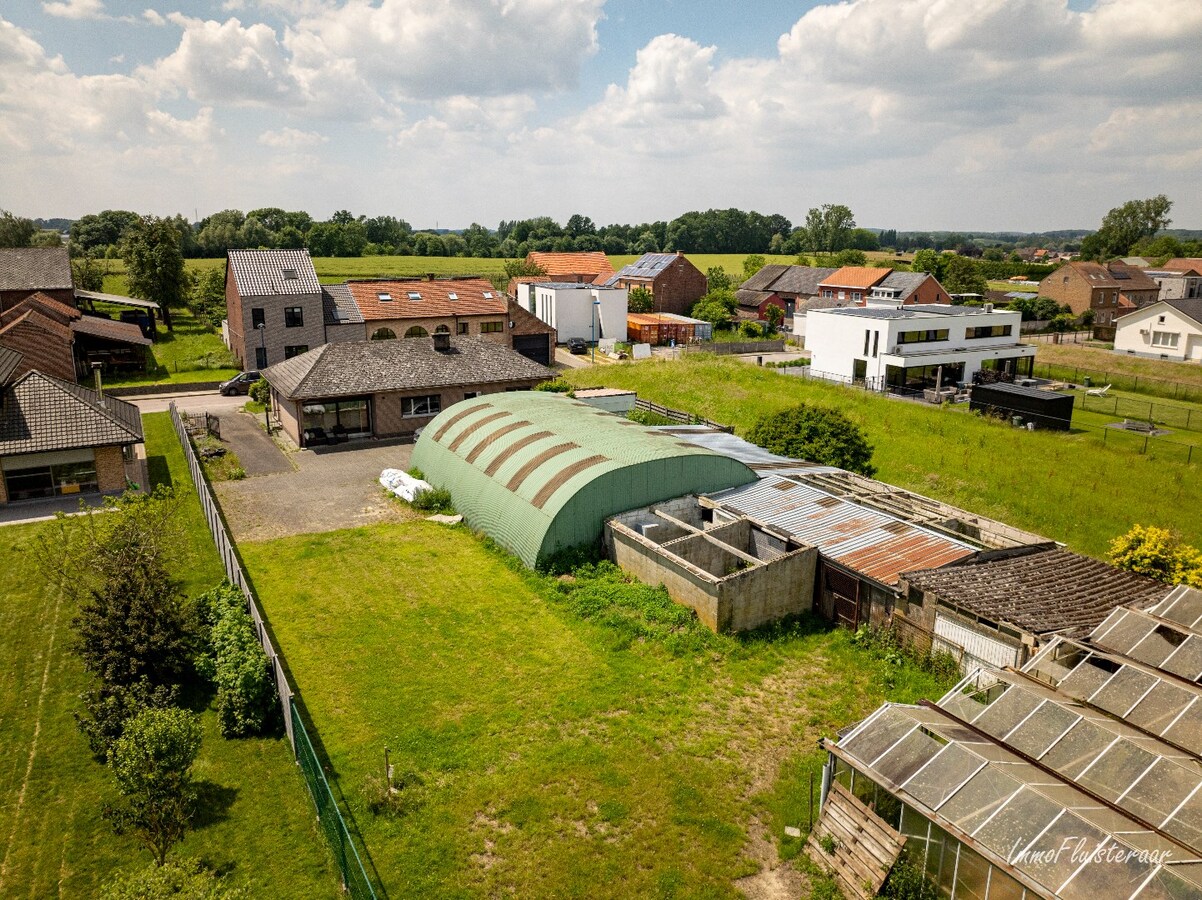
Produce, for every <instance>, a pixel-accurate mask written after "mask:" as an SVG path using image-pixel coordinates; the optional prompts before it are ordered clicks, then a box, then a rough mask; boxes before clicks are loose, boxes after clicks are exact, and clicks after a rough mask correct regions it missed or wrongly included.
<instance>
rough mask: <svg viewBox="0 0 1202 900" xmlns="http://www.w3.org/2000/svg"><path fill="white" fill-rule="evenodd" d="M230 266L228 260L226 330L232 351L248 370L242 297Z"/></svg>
mask: <svg viewBox="0 0 1202 900" xmlns="http://www.w3.org/2000/svg"><path fill="white" fill-rule="evenodd" d="M229 266H230V264H229V261H228V260H226V263H225V319H226V328H227V329H228V334H229V338H230V351H231V352H232V353H233V354H234V356H235V358H237V360H238V362H239V363H240V364H241V365H242V368H244V369H245V368H246V339H245V337H244V331H243V323H242V297H241V296H239V294H238V287H237V285H235V284H234V277H233V275H231V274H230V268H229ZM251 360H252V361H253V360H254V353H253V351H252V353H251Z"/></svg>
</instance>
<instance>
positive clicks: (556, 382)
mask: <svg viewBox="0 0 1202 900" xmlns="http://www.w3.org/2000/svg"><path fill="white" fill-rule="evenodd" d="M534 389H535V390H536V391H547V392H548V393H551V394H567V393H570V392H571V391H572V390H573V388H572V385H570V384H568V383H567V382H566V381H564V380H563V379H562V378H555V379H552V380H551V381H540V382H539V383H538V384H536V385H535V386H534Z"/></svg>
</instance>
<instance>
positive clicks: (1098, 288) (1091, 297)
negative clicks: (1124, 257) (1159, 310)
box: [1039, 260, 1160, 337]
mask: <svg viewBox="0 0 1202 900" xmlns="http://www.w3.org/2000/svg"><path fill="white" fill-rule="evenodd" d="M1159 293H1160V285H1158V284H1157V283H1156V282H1155V281H1153V280H1152V279H1151V278H1149V277H1148V276H1147V275H1145V274H1144V273H1143V272H1142V271H1140V270H1139V269H1137V268H1135V267H1133V266H1128V265H1125V264H1124V263H1121V262H1111V263H1107V264H1106V265H1103V264H1102V263H1096V262H1082V261H1079V260H1078V261H1074V262H1067V263H1065V264H1064V265H1062V266H1061V267H1060V268H1058V269H1057V270H1056V271H1055V272H1052V273H1051V274H1049V275H1047V276H1045V277H1044V279H1043V281H1041V282H1039V294H1040V296H1041V297H1049V298H1051V299H1052V300H1055V301H1056V302H1057V303H1059V304H1061V305H1065V304H1067V305H1068V306H1069V307H1070V308H1071V309H1072V311H1073V315H1075V316H1081V315H1082V314H1083V313H1084V312H1085V311H1086V310H1087V309H1092V310H1093V313H1094V327H1095V328H1101V329H1103V330H1105V329H1111V328H1113V327H1114V320H1115V319H1116V318H1117V317H1118V316H1120V315H1123V314H1124V313H1126V312H1130V311H1131V310H1133V309H1137V308H1139V307H1141V306H1146V305H1148V304H1149V303H1155V302H1156V299H1157V297H1158V295H1159ZM1110 336H1111V337H1113V334H1111V335H1110Z"/></svg>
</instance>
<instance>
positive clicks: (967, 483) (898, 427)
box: [562, 356, 1202, 558]
mask: <svg viewBox="0 0 1202 900" xmlns="http://www.w3.org/2000/svg"><path fill="white" fill-rule="evenodd" d="M562 377H564V378H565V379H567V380H569V381H571V382H573V383H574V384H576V385H578V386H586V385H587V386H600V385H604V386H606V387H619V388H626V389H631V390H636V391H638V393H639V396H641V397H644V398H646V399H649V400H654V401H655V402H657V403H662V404H664V405H666V406H670V407H674V408H676V409H683V410H688V411H690V412H695V413H698V414H700V415H703V416H706V417H708V418H710V419H713V420H715V421H718V422H726V423H730V424H732V425H734V426H736V429H737V431H738V432H739V433H745V432H746V430H747V428H748V427H750V426H751V425H752V424H753V423H754V422H755V421H756V420H757V419H758V418H759V417H760V416H762V415H763V414H765V413H768V412H773V411H775V410H778V409H781V408H783V407H786V406H789V405H791V404H795V403H801V402H807V403H816V404H822V405H827V406H834V407H837V408H839V409H841V410H843V411H844V412H846V413H847V414H848V415H849V416H850V417H851V418H852V419H853V420H854V421H855V422H857V423H858V424H859V425H861V426H862V427H863V428H864V430H865V431H866V432H867V434H868V437H869V439H870V441H871V443H872V444H873V445H874V446H875V448H876V453H875V456H874V461H875V463H876V465H877V466H878V467H879V470H880V471H879V473H878V477H880V478H881V479H883V480H885V481H889V482H892V483H894V484H898V485H901V486H902V487H906V488H909V489H911V490H915V491H918V492H920V493H923V494H927V495H929V496H932V497H936V498H938V499H941V500H944V501H946V502H949V503H954V504H956V505H957V506H961V507H963V508H965V509H968V510H970V511H973V512H976V513H980V514H982V515H986V516H990V517H992V518H996V519H1000V520H1002V521H1004V522H1009V523H1010V524H1013V525H1017V526H1020V527H1023V528H1028V529H1031V530H1033V531H1035V532H1038V533H1040V534H1043V535H1045V536H1047V537H1049V538H1053V539H1055V540H1060V541H1065V542H1067V543H1068V545H1069V546H1070V547H1071V548H1072V549H1074V550H1077V551H1080V552H1082V553H1087V554H1089V555H1092V556H1097V557H1099V558H1100V557H1104V556H1105V554H1106V551H1107V545H1108V544H1109V542H1110V540H1111V539H1113V538H1114V537H1115V536H1117V535H1119V534H1122V533H1124V532H1126V531H1127V530H1128V529H1129V528H1130V527H1131V525H1132V524H1133V523H1136V522H1138V523H1142V524H1150V525H1160V526H1166V527H1169V528H1173V529H1175V530H1177V531H1178V532H1180V534H1181V535H1182V537H1183V538H1185V539H1186V540H1187V541H1188V542H1189V543H1191V544H1194V545H1199V544H1202V519H1200V518H1199V517H1198V515H1197V512H1196V511H1197V509H1198V508H1199V505H1200V504H1202V479H1199V478H1198V472H1199V467H1198V465H1197V460H1195V464H1194V465H1189V466H1187V465H1183V464H1180V463H1178V462H1176V460H1179V459H1180V458H1181V455H1182V454H1181V453H1180V452H1179V451H1176V450H1173V449H1166V451H1165V453H1164V454H1160V453H1158V452H1157V451H1156V450H1155V449H1152V450H1150V452H1149V453H1148V454H1147V455H1140V454H1138V453H1136V452H1134V446H1141V445H1142V443H1143V439H1142V437H1141V438H1138V445H1132V444H1122V443H1121V442H1122V441H1124V440H1125V439H1126V440H1129V441H1132V442H1134V441H1135V440H1136V438H1135V435H1132V434H1124V433H1121V432H1114V434H1113V435H1108V436H1107V443H1106V444H1102V443H1101V441H1100V439H1099V436H1098V433H1097V432H1091V433H1069V434H1063V433H1056V432H1050V431H1036V432H1033V433H1030V432H1027V431H1020V430H1017V429H1014V428H1011V427H1010V426H1009V425H1005V424H1002V423H998V422H994V421H989V420H986V419H981V418H978V417H975V416H970V415H968V414H966V413H963V412H960V411H957V410H954V409H951V408H949V409H939V408H935V407H929V406H927V405H923V404H913V403H908V402H905V401H900V400H890V399H887V398H885V397H881V396H879V395H876V394H869V393H865V392H863V391H858V390H851V389H847V388H843V387H839V386H836V385H827V384H822V383H819V382H812V381H806V380H803V379H801V378H797V377H794V376H789V375H782V374H778V373H777V372H776V371H775V370H772V369H761V368H758V367H755V366H749V365H747V364H745V363H742V362H738V361H735V360H723V359H716V358H714V357H706V356H697V357H686V358H685V359H683V360H680V361H678V362H664V361H658V360H656V361H649V362H641V363H638V364H620V365H615V366H609V367H607V368H606V369H604V370H599V371H589V370H588V369H577V370H572V371H568V372H564V373H563V376H562ZM1112 440H1113V441H1116V443H1111V441H1112ZM1153 446H1154V442H1153Z"/></svg>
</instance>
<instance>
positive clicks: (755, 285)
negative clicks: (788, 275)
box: [739, 263, 789, 292]
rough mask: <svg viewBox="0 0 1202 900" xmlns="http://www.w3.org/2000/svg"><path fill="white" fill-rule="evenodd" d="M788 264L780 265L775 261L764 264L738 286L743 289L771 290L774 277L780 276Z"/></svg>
mask: <svg viewBox="0 0 1202 900" xmlns="http://www.w3.org/2000/svg"><path fill="white" fill-rule="evenodd" d="M788 268H789V266H782V265H778V264H776V263H773V264H771V265H767V266H764V267H763V268H762V269H760V270H759V271H758V272H756V273H755V274H754V275H752V276H751V277H750V278H748V279H747V280H746V281H744V282H743V283H742V284H741V285H739V288H740V289H741V290H744V291H766V292H771V291H772V284H773V282H775V281H776V279H778V278H780V276H781V275H783V274H784V273H785V270H786V269H788Z"/></svg>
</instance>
